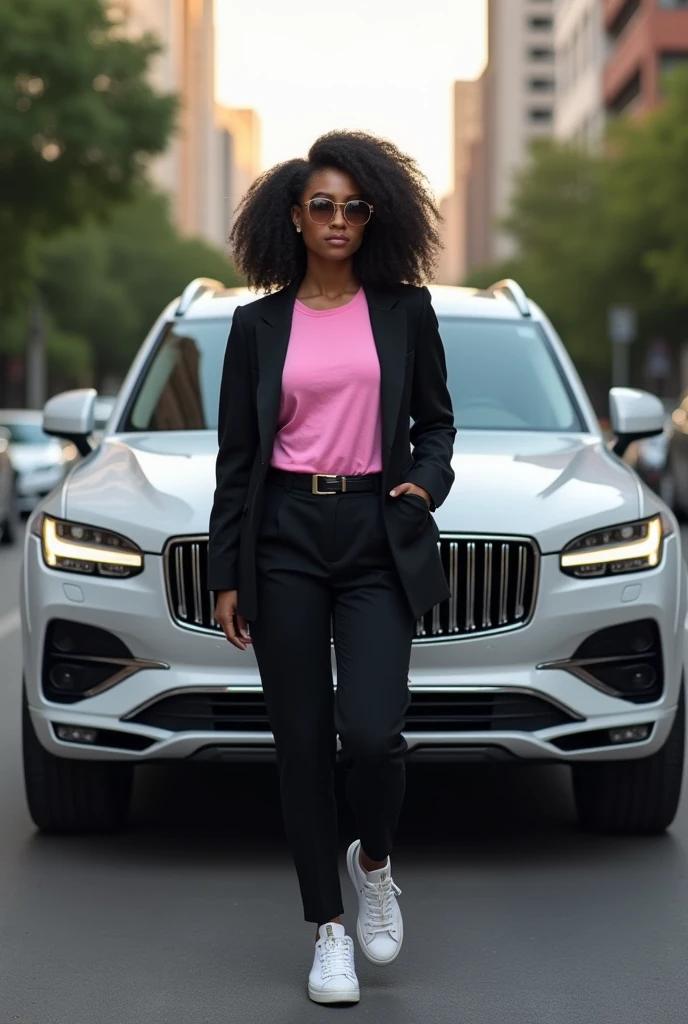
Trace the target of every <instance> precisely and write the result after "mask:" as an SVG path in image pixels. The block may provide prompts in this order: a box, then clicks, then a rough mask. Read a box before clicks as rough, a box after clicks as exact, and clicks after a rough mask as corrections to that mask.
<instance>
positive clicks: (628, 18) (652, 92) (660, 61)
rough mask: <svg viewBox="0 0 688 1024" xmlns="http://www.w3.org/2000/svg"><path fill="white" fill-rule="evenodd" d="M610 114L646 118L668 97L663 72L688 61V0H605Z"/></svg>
mask: <svg viewBox="0 0 688 1024" xmlns="http://www.w3.org/2000/svg"><path fill="white" fill-rule="evenodd" d="M603 14H604V26H605V29H606V32H607V41H608V56H607V62H606V66H605V69H604V76H603V95H604V103H605V107H606V111H607V114H608V115H609V116H612V117H613V116H616V115H618V114H622V113H627V112H630V113H633V114H642V113H643V112H644V111H646V110H652V109H653V108H654V107H656V106H657V105H658V104H659V103H660V101H661V98H662V85H661V83H662V73H663V72H664V71H667V70H670V69H671V68H672V67H674V66H675V65H676V64H677V63H680V62H683V61H685V60H687V59H688V0H604V2H603Z"/></svg>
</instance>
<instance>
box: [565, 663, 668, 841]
mask: <svg viewBox="0 0 688 1024" xmlns="http://www.w3.org/2000/svg"><path fill="white" fill-rule="evenodd" d="M685 733H686V712H685V697H684V692H683V683H682V684H681V693H680V697H679V702H678V708H677V710H676V717H675V719H674V724H673V726H672V728H671V732H670V733H669V736H668V739H667V741H666V743H665V744H664V746H663V747H662V748H661V750H658V751H657V753H656V754H652V755H651V756H650V757H645V758H642V759H640V760H637V761H604V762H598V763H597V764H576V765H574V766H573V788H574V795H575V799H576V807H577V810H578V818H579V821H580V823H581V825H582V826H583V828H585V829H587V830H588V831H589V832H599V833H616V834H617V835H657V834H658V833H660V832H664V830H665V829H667V828H668V827H669V825H670V824H671V823H672V821H673V820H674V816H675V814H676V810H677V808H678V803H679V798H680V796H681V780H682V778H683V753H684V743H685Z"/></svg>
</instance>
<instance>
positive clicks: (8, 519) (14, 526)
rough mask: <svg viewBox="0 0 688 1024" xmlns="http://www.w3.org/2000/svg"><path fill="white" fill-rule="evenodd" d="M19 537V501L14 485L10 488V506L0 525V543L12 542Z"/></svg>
mask: <svg viewBox="0 0 688 1024" xmlns="http://www.w3.org/2000/svg"><path fill="white" fill-rule="evenodd" d="M18 537H19V502H18V499H17V489H16V486H15V487H13V488H12V495H11V497H10V507H9V509H8V511H7V515H6V516H5V519H4V521H3V522H2V524H1V525H0V544H14V543H15V541H16V540H17V538H18Z"/></svg>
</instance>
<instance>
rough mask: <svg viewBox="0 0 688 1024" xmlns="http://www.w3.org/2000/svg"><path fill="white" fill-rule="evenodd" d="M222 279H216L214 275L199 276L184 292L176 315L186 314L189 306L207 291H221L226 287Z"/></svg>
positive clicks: (175, 312)
mask: <svg viewBox="0 0 688 1024" xmlns="http://www.w3.org/2000/svg"><path fill="white" fill-rule="evenodd" d="M224 287H225V286H224V285H223V283H222V281H215V280H214V279H213V278H212V277H197V278H195V279H194V280H193V281H192V282H191V283H190V284H187V286H186V288H185V289H184V291H183V292H182V297H181V298H180V300H179V305H178V306H177V308H176V310H175V311H174V315H175V316H184V314H185V313H187V312H188V310H189V307H190V306H191V304H192V303H193V302H195V301H196V299H200V297H201V295H204V294H205V292H220V291H222V290H223V289H224Z"/></svg>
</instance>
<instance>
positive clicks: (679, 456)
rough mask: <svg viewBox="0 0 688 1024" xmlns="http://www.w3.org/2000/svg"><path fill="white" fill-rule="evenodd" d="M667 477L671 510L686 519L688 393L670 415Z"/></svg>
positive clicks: (687, 494) (687, 492)
mask: <svg viewBox="0 0 688 1024" xmlns="http://www.w3.org/2000/svg"><path fill="white" fill-rule="evenodd" d="M671 424H672V430H671V436H670V438H669V444H668V452H667V475H668V477H669V478H670V480H671V488H672V492H673V493H672V497H673V508H674V511H675V512H676V515H677V516H678V517H679V519H682V520H686V519H688V392H686V393H685V394H683V395H682V396H681V400H680V402H679V403H678V404H677V406H676V408H675V409H674V410H673V411H672V413H671Z"/></svg>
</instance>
